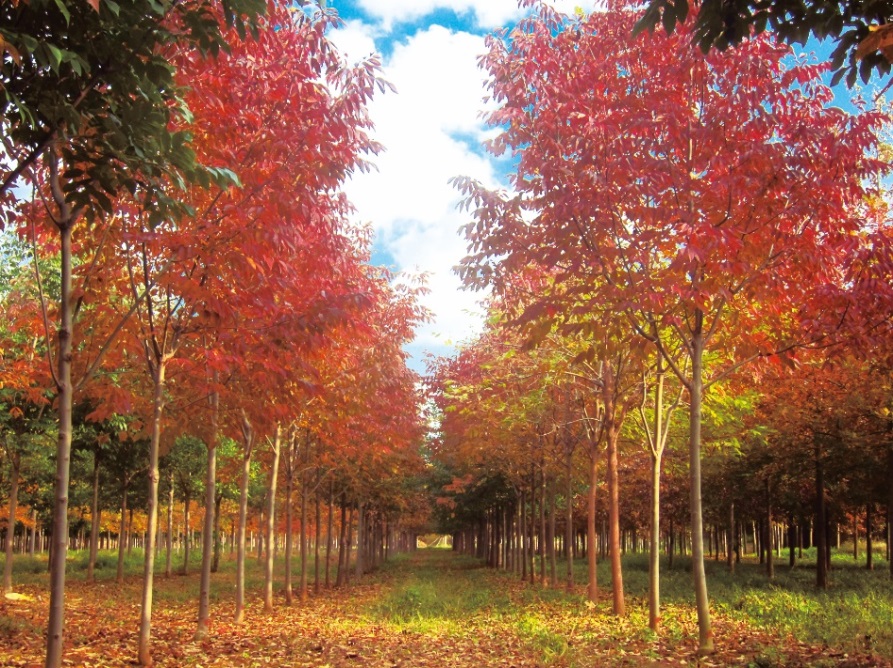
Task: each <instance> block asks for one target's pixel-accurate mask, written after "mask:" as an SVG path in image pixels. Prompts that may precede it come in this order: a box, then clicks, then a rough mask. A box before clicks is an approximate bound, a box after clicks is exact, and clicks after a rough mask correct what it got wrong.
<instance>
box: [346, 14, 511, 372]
mask: <svg viewBox="0 0 893 668" xmlns="http://www.w3.org/2000/svg"><path fill="white" fill-rule="evenodd" d="M374 35H375V33H374V31H373V29H371V28H369V27H364V26H362V25H361V24H354V23H351V24H348V25H347V26H346V27H345V28H344V29H343V30H341V31H337V32H336V33H335V34H333V39H334V40H335V41H336V43H337V44H338V46H339V48H341V49H342V50H344V51H345V52H346V53H347V55H348V58H349V59H350V60H355V59H356V58H358V57H360V55H363V54H357V53H355V49H361V50H362V49H368V44H369V41H368V40H370V39H373V38H374ZM483 50H484V44H483V38H482V37H480V36H477V35H472V34H469V33H463V32H451V31H449V30H447V29H446V28H443V27H441V26H432V27H431V28H429V29H427V30H424V31H421V32H418V33H416V34H415V35H413V36H411V37H409V38H407V39H406V40H405V41H403V42H401V43H399V44H396V45H394V48H393V50H392V53H391V55H390V57H389V58H388V59H387V61H386V62H385V63H384V72H383V75H384V77H385V78H386V79H387V80H388V81H390V82H391V83H393V84H394V86H395V87H396V89H397V93H387V94H384V95H380V96H378V97H376V98H375V100H373V102H372V104H371V105H370V113H371V115H372V119H373V121H374V122H375V124H376V130H375V133H374V134H375V138H376V139H377V140H378V141H380V142H381V143H383V144H384V145H385V147H386V152H385V153H384V154H382V155H380V156H378V158H377V159H376V160H375V162H376V164H377V166H378V171H377V172H371V173H369V174H358V175H356V176H355V177H354V178H353V179H352V181H351V182H350V183H349V184H348V186H347V193H348V196H349V197H350V199H351V201H352V202H353V204H354V206H355V207H356V208H357V211H358V214H357V215H358V218H359V219H360V220H363V221H369V222H371V223H372V225H373V227H374V228H375V230H376V232H377V235H378V243H379V244H380V245H383V246H384V248H385V250H387V252H388V253H390V254H391V255H392V256H393V258H394V260H395V263H396V265H397V268H398V269H400V270H406V271H419V272H428V273H429V279H428V287H429V288H430V290H431V294H430V295H428V297H427V298H426V299H425V300H424V303H425V305H426V306H427V307H428V308H430V309H431V310H432V311H433V312H434V314H435V321H434V322H433V323H431V324H430V325H426V326H424V327H422V328H421V329H420V330H419V332H418V340H417V343H418V345H419V346H422V347H423V348H425V349H428V350H442V349H443V344H444V343H445V342H447V341H451V342H454V343H456V342H459V341H462V340H466V339H468V338H470V337H471V336H473V335H474V333H475V332H476V331H478V330H479V329H480V322H481V318H480V315H477V316H475V315H472V314H471V313H469V311H473V312H477V313H479V312H480V308H479V307H478V306H477V303H476V302H477V300H478V299H480V295H479V294H475V293H469V292H465V291H463V290H462V289H461V284H460V281H459V279H458V277H457V276H456V275H455V274H454V273H453V271H452V269H453V267H454V266H455V265H457V264H458V263H459V261H460V260H461V259H462V257H464V256H465V254H466V243H465V240H464V239H463V238H462V237H461V236H460V235H459V227H460V226H461V225H463V224H464V223H466V222H467V221H468V215H467V214H466V213H462V212H459V211H457V209H456V205H457V204H458V202H459V200H460V195H459V193H458V192H457V191H456V190H455V189H454V188H453V187H452V186H451V185H450V184H449V183H448V181H449V179H450V178H452V177H454V176H459V175H468V176H473V177H475V178H478V179H481V180H482V181H484V182H486V183H488V184H490V185H493V186H495V185H497V184H498V179H497V176H496V173H495V171H494V167H493V164H492V161H491V160H490V158H489V157H488V156H486V155H484V153H483V151H482V149H481V148H480V141H481V140H482V139H483V138H484V136H485V133H486V132H487V129H486V128H485V126H484V125H483V123H482V121H481V119H480V110H481V109H482V108H483V101H482V99H483V96H484V90H483V79H484V75H483V72H482V71H480V70H479V69H478V67H477V58H478V56H479V55H480V54H481V53H482V52H483ZM416 349H417V348H416ZM420 364H421V360H418V359H416V365H417V366H418V365H420Z"/></svg>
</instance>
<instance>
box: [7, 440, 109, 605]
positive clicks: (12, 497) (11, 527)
mask: <svg viewBox="0 0 893 668" xmlns="http://www.w3.org/2000/svg"><path fill="white" fill-rule="evenodd" d="M11 459H12V471H11V472H10V486H9V515H8V519H7V522H6V560H5V562H4V565H3V593H4V594H11V593H12V555H13V551H12V545H13V539H14V538H15V526H16V509H17V507H18V504H19V455H18V453H15V454H14V455H13V456H12V458H11ZM94 518H95V513H94ZM93 523H94V525H95V524H96V521H95V519H94V522H93ZM95 536H96V533H95V532H94V533H93V534H91V536H90V544H91V548H90V552H91V554H92V552H93V548H92V545H93V543H95V542H96V538H95ZM89 573H90V576H92V575H93V571H92V569H90V572H89Z"/></svg>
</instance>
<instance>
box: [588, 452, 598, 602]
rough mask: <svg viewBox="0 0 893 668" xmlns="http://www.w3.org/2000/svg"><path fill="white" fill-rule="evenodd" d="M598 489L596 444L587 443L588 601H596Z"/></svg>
mask: <svg viewBox="0 0 893 668" xmlns="http://www.w3.org/2000/svg"><path fill="white" fill-rule="evenodd" d="M597 489H598V442H597V441H596V440H595V439H590V442H589V490H588V493H587V495H586V502H587V511H588V517H587V518H586V568H587V572H588V575H589V584H588V587H587V595H588V597H589V600H590V601H592V602H593V603H595V602H596V601H598V571H597V568H598V564H597V563H596V549H595V545H596V539H595V533H596V531H595V507H596V506H595V501H596V498H595V496H596V491H597Z"/></svg>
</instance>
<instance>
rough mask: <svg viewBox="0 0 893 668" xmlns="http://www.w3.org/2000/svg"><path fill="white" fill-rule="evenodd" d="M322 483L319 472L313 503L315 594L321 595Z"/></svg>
mask: <svg viewBox="0 0 893 668" xmlns="http://www.w3.org/2000/svg"><path fill="white" fill-rule="evenodd" d="M321 482H322V481H321V480H320V477H319V472H317V481H316V495H315V496H314V499H313V502H314V504H315V513H316V521H315V522H314V525H315V531H314V532H313V533H314V536H315V540H314V541H313V593H314V594H319V589H320V582H319V537H320V536H321V535H322V532H321V531H320V524H321V523H322V511H321V509H320V502H319V489H320V483H321Z"/></svg>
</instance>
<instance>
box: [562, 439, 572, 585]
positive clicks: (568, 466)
mask: <svg viewBox="0 0 893 668" xmlns="http://www.w3.org/2000/svg"><path fill="white" fill-rule="evenodd" d="M573 467H574V452H573V450H571V448H570V447H568V448H567V451H566V452H565V467H564V475H565V478H566V483H567V489H566V491H565V497H566V498H565V509H564V513H565V515H564V551H565V556H566V557H567V571H566V574H565V587H566V588H567V591H568V592H572V591H574V548H573V544H574V503H573V501H574V468H573Z"/></svg>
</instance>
